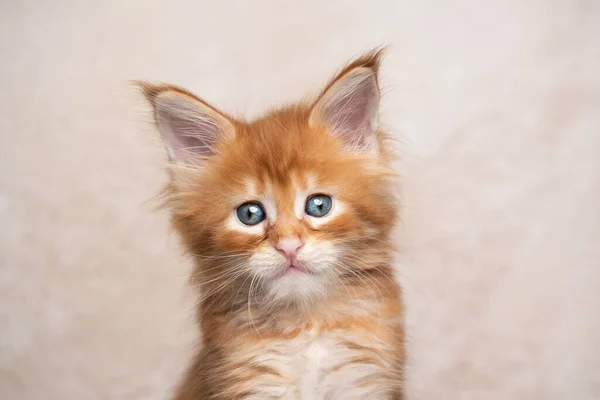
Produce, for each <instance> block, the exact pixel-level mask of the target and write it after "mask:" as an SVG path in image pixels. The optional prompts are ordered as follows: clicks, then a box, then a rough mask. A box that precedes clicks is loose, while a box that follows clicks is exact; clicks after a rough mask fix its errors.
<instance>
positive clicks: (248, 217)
mask: <svg viewBox="0 0 600 400" xmlns="http://www.w3.org/2000/svg"><path fill="white" fill-rule="evenodd" d="M236 214H237V217H238V219H239V220H240V221H241V222H242V224H244V225H250V226H252V225H256V224H259V223H261V222H262V221H264V219H265V211H264V210H263V209H262V207H261V205H260V204H258V203H244V204H242V205H241V206H239V207H238V208H237V210H236Z"/></svg>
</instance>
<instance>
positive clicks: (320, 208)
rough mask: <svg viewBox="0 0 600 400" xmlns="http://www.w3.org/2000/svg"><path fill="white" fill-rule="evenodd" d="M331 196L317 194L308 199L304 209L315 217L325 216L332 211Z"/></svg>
mask: <svg viewBox="0 0 600 400" xmlns="http://www.w3.org/2000/svg"><path fill="white" fill-rule="evenodd" d="M331 205H332V201H331V197H329V196H326V195H324V194H315V195H314V196H310V197H309V198H308V200H306V206H305V207H304V211H306V213H307V214H308V215H310V216H313V217H324V216H326V215H327V214H329V211H331Z"/></svg>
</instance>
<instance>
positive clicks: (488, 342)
mask: <svg viewBox="0 0 600 400" xmlns="http://www.w3.org/2000/svg"><path fill="white" fill-rule="evenodd" d="M382 43H388V44H390V45H391V47H390V49H389V53H388V57H387V58H386V59H385V61H384V64H383V71H382V74H383V85H384V91H385V93H386V94H385V96H384V98H383V102H382V103H383V104H382V107H383V109H382V120H383V121H384V122H385V123H386V125H387V126H388V127H389V128H390V131H392V132H394V134H395V135H396V136H397V137H398V138H399V143H400V153H401V155H402V161H401V162H400V163H399V165H398V167H399V169H400V170H401V172H402V174H403V180H402V198H403V211H402V213H403V220H402V225H401V229H400V233H399V235H398V241H399V243H401V247H402V252H401V254H400V256H399V263H398V264H399V279H400V280H401V282H402V283H403V286H404V287H405V292H406V293H405V294H406V301H407V307H408V315H407V330H408V335H409V343H408V349H409V353H410V357H411V360H410V365H409V367H408V376H407V380H408V381H407V387H408V393H409V399H412V400H417V399H426V400H431V399H461V400H463V399H478V400H479V399H503V400H505V399H544V400H551V399H576V400H585V399H590V400H591V399H599V398H600V211H599V209H600V72H599V71H600V3H599V2H597V1H593V0H587V1H584V0H579V1H569V2H567V1H554V0H537V1H536V0H531V1H529V0H527V1H519V0H506V1H476V0H457V1H451V2H450V1H443V0H425V1H392V0H390V1H373V2H367V1H302V2H301V1H296V2H280V1H276V0H271V1H237V2H236V1H221V2H219V1H196V2H180V1H176V2H161V1H157V0H148V1H143V2H142V1H139V2H135V1H134V2H125V1H118V0H105V1H95V2H84V1H63V0H56V1H42V0H37V1H28V0H21V1H19V0H4V1H2V2H1V4H0V221H1V222H0V263H1V264H0V398H2V399H6V400H13V399H14V400H16V399H22V400H34V399H90V400H93V399H98V400H99V399H165V398H167V394H168V392H169V388H170V387H171V386H172V385H173V384H174V383H175V382H176V380H177V379H178V377H179V376H180V373H181V372H182V370H183V368H184V367H185V365H186V362H187V359H188V357H189V356H190V354H191V351H192V348H193V343H194V338H195V337H196V335H197V333H196V331H195V329H194V327H193V318H192V307H193V301H194V298H193V295H192V293H191V289H190V288H189V287H188V286H187V274H188V272H189V268H190V265H189V262H188V260H186V259H184V258H183V257H181V256H180V248H179V247H178V243H177V238H176V236H175V235H174V233H173V232H172V231H171V230H170V229H169V226H168V221H167V216H166V214H165V212H164V211H155V210H154V207H155V206H156V202H153V201H152V198H153V196H154V195H155V194H156V193H157V192H158V191H159V190H160V188H161V186H162V184H163V183H164V182H165V179H166V176H165V173H164V170H163V163H164V162H165V155H164V153H163V149H162V147H161V145H160V143H159V142H158V140H157V136H156V134H155V133H154V131H153V128H152V126H151V124H150V116H149V114H148V109H147V107H146V106H145V105H144V103H143V101H142V100H141V98H140V97H139V96H138V95H137V94H136V93H135V91H134V90H133V89H132V87H130V86H128V83H127V82H128V80H130V79H148V80H153V81H156V80H162V81H168V82H172V83H176V84H180V85H183V86H185V87H188V88H189V89H191V90H192V91H195V92H197V93H198V94H199V95H201V96H203V97H204V98H206V99H207V100H209V101H211V102H213V103H214V104H216V105H219V106H220V107H222V108H223V109H225V110H228V111H231V112H239V113H243V114H245V115H247V116H253V115H257V114H258V113H260V112H261V111H262V110H264V109H266V108H268V107H270V106H273V105H277V104H280V103H281V102H285V101H293V100H296V99H298V98H300V97H301V96H304V95H306V94H310V93H313V94H314V93H316V92H317V91H318V90H319V89H320V87H321V85H322V84H323V83H324V82H325V81H326V80H327V79H328V78H329V77H330V76H331V74H332V73H333V72H334V71H335V70H336V69H337V68H338V67H339V66H340V65H341V64H342V63H344V62H345V61H346V60H347V59H349V58H351V57H352V56H354V55H356V54H357V53H359V52H362V51H364V50H367V49H369V48H371V47H374V46H377V45H380V44H382Z"/></svg>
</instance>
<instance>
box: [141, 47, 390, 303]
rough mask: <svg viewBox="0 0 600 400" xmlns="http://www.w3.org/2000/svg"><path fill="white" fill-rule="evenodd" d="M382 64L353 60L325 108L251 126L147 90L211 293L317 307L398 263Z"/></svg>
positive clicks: (183, 229)
mask: <svg viewBox="0 0 600 400" xmlns="http://www.w3.org/2000/svg"><path fill="white" fill-rule="evenodd" d="M379 56H380V54H379V53H378V52H374V53H370V54H368V55H366V56H363V57H361V58H359V59H357V60H356V61H354V62H353V63H351V64H350V65H349V66H347V67H346V68H345V69H343V70H342V72H341V73H339V74H338V75H337V76H336V77H335V78H334V79H333V80H331V82H330V83H329V84H328V85H327V86H326V87H325V89H324V90H323V92H322V93H321V95H320V96H319V97H318V98H317V100H316V101H314V102H312V103H310V104H308V103H306V104H305V103H303V104H296V105H293V106H289V107H285V108H282V109H279V110H276V111H273V112H270V113H268V114H267V115H265V116H264V117H262V118H259V119H257V120H254V121H251V122H244V121H241V120H239V119H235V118H233V117H231V116H228V115H227V114H225V113H223V112H221V111H219V110H217V109H216V108H215V107H213V106H211V105H209V104H208V103H206V102H205V101H203V100H202V99H200V98H198V97H196V96H194V95H193V94H191V93H190V92H188V91H186V90H183V89H181V88H177V87H174V86H169V85H163V86H155V85H151V84H147V83H142V84H141V87H142V89H143V91H144V93H145V95H146V97H147V98H148V99H149V101H150V102H151V104H152V106H153V108H154V115H155V119H156V123H157V125H158V128H159V130H160V133H161V135H162V137H163V139H164V142H165V144H166V147H167V149H168V152H169V155H170V158H171V160H172V164H173V166H172V168H171V182H170V184H169V187H168V205H169V207H170V208H171V210H172V215H173V221H174V224H175V226H176V228H177V229H178V230H179V232H180V233H181V235H182V237H183V239H184V242H185V244H186V246H187V247H188V249H189V250H190V253H191V254H192V255H193V256H194V257H195V260H196V264H197V269H196V274H195V275H196V277H197V279H198V280H199V283H200V284H204V285H207V287H206V288H205V290H206V291H207V293H206V294H207V295H210V294H211V292H212V294H217V293H221V294H222V293H228V295H229V296H234V295H235V296H240V299H243V301H244V302H245V301H246V300H245V299H246V298H247V297H248V296H255V297H257V298H259V299H262V300H265V301H267V302H269V303H270V304H273V303H278V302H288V303H289V302H292V303H297V304H310V303H311V302H313V301H315V300H318V299H319V298H322V297H325V296H327V295H329V294H331V293H332V292H333V291H335V289H336V288H338V287H340V288H341V287H342V286H343V284H344V279H345V278H346V277H348V276H352V275H357V274H361V273H364V271H365V270H369V269H373V268H378V267H380V266H381V265H383V264H386V263H387V262H388V261H389V260H388V259H387V258H388V257H389V242H388V236H389V233H390V230H391V228H392V226H393V223H394V220H395V216H396V204H395V201H394V199H393V197H392V195H391V193H390V188H389V184H388V178H389V177H390V176H392V174H391V173H390V170H389V165H388V164H389V160H388V158H389V157H388V155H387V154H388V153H387V151H386V150H387V149H386V147H385V140H384V139H385V138H384V136H383V134H382V133H381V132H380V131H379V130H378V118H377V115H378V104H379V96H380V92H379V86H378V78H377V74H378V65H379ZM346 290H347V289H346ZM233 301H235V299H234V300H233Z"/></svg>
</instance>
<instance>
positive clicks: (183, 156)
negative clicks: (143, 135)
mask: <svg viewBox="0 0 600 400" xmlns="http://www.w3.org/2000/svg"><path fill="white" fill-rule="evenodd" d="M137 84H138V86H139V87H140V88H141V89H142V91H143V93H144V95H145V96H146V98H147V99H148V101H150V104H151V105H152V107H153V108H154V118H155V120H156V125H157V126H158V130H159V131H160V134H161V136H162V138H163V141H164V143H165V145H166V147H167V150H168V151H169V156H170V157H171V159H172V160H173V161H174V162H176V163H178V164H185V163H186V161H189V160H190V159H194V158H199V157H200V158H202V157H206V156H211V155H214V154H215V148H216V145H217V144H218V143H220V142H221V141H224V140H227V139H231V138H233V136H234V134H235V128H234V126H233V124H232V122H231V121H230V120H229V119H228V118H227V117H226V116H224V115H223V114H221V113H220V112H219V111H217V110H216V109H214V108H213V107H211V106H210V105H208V104H207V103H205V102H204V101H202V100H201V99H199V98H198V97H196V96H194V95H193V94H192V93H190V92H188V91H186V90H184V89H181V88H178V87H175V86H168V85H165V86H156V85H152V84H149V83H146V82H138V83H137Z"/></svg>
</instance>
